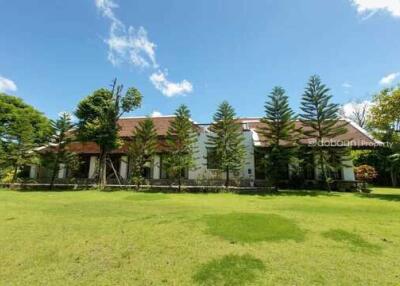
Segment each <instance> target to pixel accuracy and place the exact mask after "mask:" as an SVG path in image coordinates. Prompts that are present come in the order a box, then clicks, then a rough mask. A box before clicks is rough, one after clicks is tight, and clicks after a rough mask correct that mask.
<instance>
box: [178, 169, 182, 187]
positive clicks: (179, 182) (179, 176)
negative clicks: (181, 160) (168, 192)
mask: <svg viewBox="0 0 400 286" xmlns="http://www.w3.org/2000/svg"><path fill="white" fill-rule="evenodd" d="M181 177H182V173H181V172H179V175H178V191H179V192H181V183H182V181H181Z"/></svg>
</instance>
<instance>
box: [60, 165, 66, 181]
mask: <svg viewBox="0 0 400 286" xmlns="http://www.w3.org/2000/svg"><path fill="white" fill-rule="evenodd" d="M66 177H67V168H66V167H65V164H60V165H59V167H58V178H59V179H65V178H66Z"/></svg>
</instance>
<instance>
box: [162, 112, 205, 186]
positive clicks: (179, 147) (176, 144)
mask: <svg viewBox="0 0 400 286" xmlns="http://www.w3.org/2000/svg"><path fill="white" fill-rule="evenodd" d="M196 143H197V130H195V128H194V125H193V122H192V121H191V119H190V111H189V109H188V108H187V106H186V105H181V106H179V107H178V109H177V110H176V111H175V118H174V119H173V120H172V121H171V123H170V126H169V127H168V131H167V140H166V144H167V148H168V153H167V155H166V157H165V165H166V168H167V172H168V174H169V176H170V177H172V178H175V179H177V180H178V184H179V190H180V188H181V179H182V175H183V173H184V172H185V171H187V170H189V169H193V168H195V166H196V164H195V154H196V152H197V147H196Z"/></svg>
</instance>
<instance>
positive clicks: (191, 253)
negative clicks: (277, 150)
mask: <svg viewBox="0 0 400 286" xmlns="http://www.w3.org/2000/svg"><path fill="white" fill-rule="evenodd" d="M0 285H400V190H399V189H384V188H380V189H378V188H377V189H374V191H373V192H372V194H370V195H359V194H347V193H346V194H344V193H332V194H327V193H323V192H320V193H319V192H317V193H306V192H297V193H292V192H286V193H282V194H279V195H237V194H161V193H135V192H129V191H116V192H99V191H79V192H77V191H75V192H74V191H70V192H69V191H66V192H47V191H43V192H17V191H9V190H1V191H0Z"/></svg>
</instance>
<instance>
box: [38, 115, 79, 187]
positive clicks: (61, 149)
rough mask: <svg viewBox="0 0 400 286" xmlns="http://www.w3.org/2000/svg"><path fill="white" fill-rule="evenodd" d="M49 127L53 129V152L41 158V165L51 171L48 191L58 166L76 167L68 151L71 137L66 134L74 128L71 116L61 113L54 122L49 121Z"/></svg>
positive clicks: (71, 168)
mask: <svg viewBox="0 0 400 286" xmlns="http://www.w3.org/2000/svg"><path fill="white" fill-rule="evenodd" d="M51 126H52V129H53V137H52V143H53V144H55V148H54V152H50V153H48V154H46V155H47V156H46V155H44V157H43V159H44V160H43V165H44V166H47V167H48V168H50V169H51V178H50V189H52V188H53V186H54V181H55V178H56V176H57V173H58V172H59V171H60V164H63V165H64V168H68V169H70V170H73V169H75V168H76V167H77V165H78V159H77V156H76V154H75V153H72V152H70V151H69V150H68V145H69V144H70V143H71V142H72V136H71V134H68V132H69V131H71V129H72V128H73V126H74V125H73V124H72V122H71V115H70V114H68V113H62V114H61V115H60V117H59V118H58V119H57V120H56V121H54V120H52V121H51Z"/></svg>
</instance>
